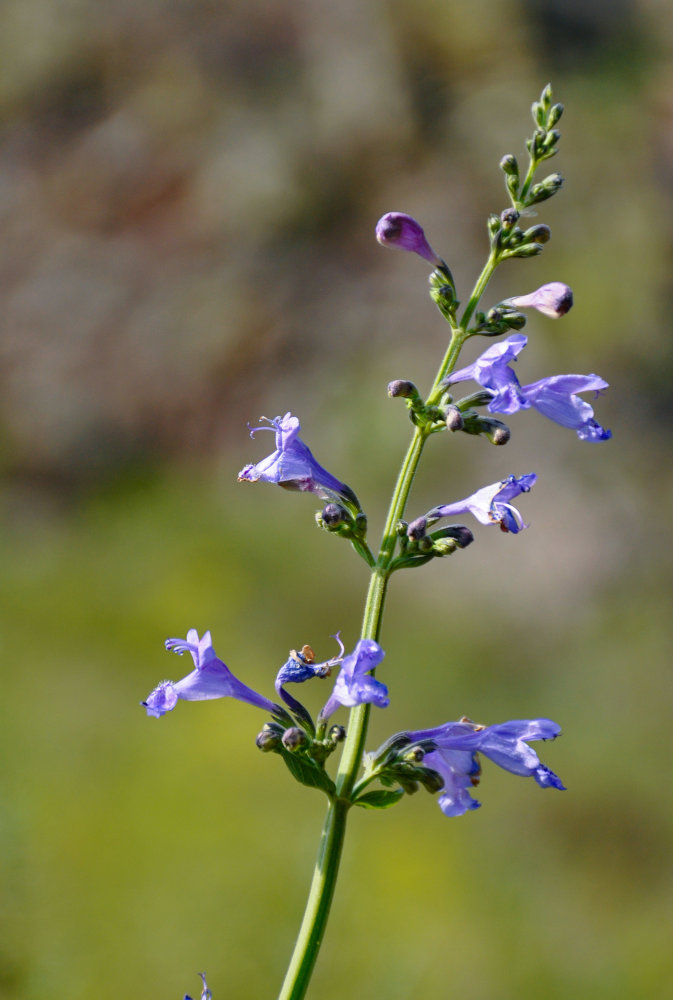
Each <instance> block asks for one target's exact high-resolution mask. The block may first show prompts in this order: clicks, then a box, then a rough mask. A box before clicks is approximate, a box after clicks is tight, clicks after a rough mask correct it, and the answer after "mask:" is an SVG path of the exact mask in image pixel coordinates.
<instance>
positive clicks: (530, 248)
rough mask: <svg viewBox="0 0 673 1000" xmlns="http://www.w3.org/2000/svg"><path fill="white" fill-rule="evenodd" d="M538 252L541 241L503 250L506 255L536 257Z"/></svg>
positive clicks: (540, 250)
mask: <svg viewBox="0 0 673 1000" xmlns="http://www.w3.org/2000/svg"><path fill="white" fill-rule="evenodd" d="M539 253H542V244H541V243H525V244H524V245H523V246H520V247H513V248H512V249H511V250H506V251H505V254H506V256H507V257H537V255H538V254H539Z"/></svg>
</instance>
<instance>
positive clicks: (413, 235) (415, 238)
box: [376, 212, 443, 267]
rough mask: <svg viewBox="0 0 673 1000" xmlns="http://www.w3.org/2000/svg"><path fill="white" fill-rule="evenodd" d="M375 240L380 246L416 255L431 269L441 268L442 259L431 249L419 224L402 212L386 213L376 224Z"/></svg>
mask: <svg viewBox="0 0 673 1000" xmlns="http://www.w3.org/2000/svg"><path fill="white" fill-rule="evenodd" d="M376 239H377V240H378V241H379V243H380V244H381V246H384V247H397V248H398V249H399V250H410V251H411V252H412V253H417V254H418V255H419V256H420V257H423V258H424V260H427V261H429V262H430V263H431V264H432V265H433V267H441V266H442V263H443V261H442V259H441V257H438V256H437V254H436V253H435V251H434V250H433V249H432V247H431V246H430V244H429V243H428V241H427V239H426V238H425V233H424V232H423V228H422V226H421V225H420V223H419V222H416V219H413V218H412V217H411V216H410V215H405V213H404V212H387V213H386V214H385V215H384V216H382V217H381V218H380V219H379V221H378V222H377V223H376Z"/></svg>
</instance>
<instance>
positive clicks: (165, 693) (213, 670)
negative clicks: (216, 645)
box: [140, 628, 282, 719]
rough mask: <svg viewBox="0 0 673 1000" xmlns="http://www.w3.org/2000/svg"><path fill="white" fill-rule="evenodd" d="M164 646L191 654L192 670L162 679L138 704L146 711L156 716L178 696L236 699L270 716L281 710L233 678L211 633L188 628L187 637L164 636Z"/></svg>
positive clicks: (177, 651) (168, 709)
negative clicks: (268, 713)
mask: <svg viewBox="0 0 673 1000" xmlns="http://www.w3.org/2000/svg"><path fill="white" fill-rule="evenodd" d="M165 645H166V649H168V650H173V651H174V652H176V653H179V654H180V655H182V653H184V652H189V653H191V656H192V659H193V661H194V667H195V669H194V670H192V672H191V673H190V674H187V676H186V677H183V678H182V680H180V681H176V682H173V681H162V682H161V684H159V685H157V687H155V689H154V691H152V693H151V694H150V695H148V697H147V700H146V701H142V702H141V703H140V704H141V705H142V706H143V707H144V708H146V709H147V714H148V715H151V716H154V717H155V718H156V719H159V718H161V716H162V715H165V714H166V712H170V711H172V710H173V709H174V708H175V706H176V705H177V703H178V699H179V698H182V699H183V700H184V701H208V700H210V699H212V698H236V699H237V701H247V702H248V704H250V705H255V706H256V707H257V708H262V709H264V711H266V712H270V713H271V714H272V715H274V714H278V713H279V712H281V711H282V710H281V709H280V707H279V706H278V705H275V704H274V703H273V702H272V701H269V699H268V698H265V697H264V695H261V694H258V693H257V692H256V691H253V690H252V688H249V687H248V686H247V685H246V684H243V683H242V682H241V681H239V680H238V678H237V677H234V675H233V674H232V672H231V671H230V670H229V667H227V665H226V664H225V663H223V662H222V660H220V659H218V657H217V656H216V655H215V650H214V649H213V644H212V641H211V638H210V632H205V633H204V635H203V636H202V637H201V638H200V639H199V633H198V632H197V631H196V629H194V628H190V630H189V632H188V633H187V638H186V639H166V643H165Z"/></svg>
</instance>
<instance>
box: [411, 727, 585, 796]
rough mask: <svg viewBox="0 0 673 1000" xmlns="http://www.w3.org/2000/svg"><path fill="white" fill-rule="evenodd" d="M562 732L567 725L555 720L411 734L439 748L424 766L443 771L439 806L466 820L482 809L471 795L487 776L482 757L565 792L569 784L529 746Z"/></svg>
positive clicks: (416, 741) (553, 737)
mask: <svg viewBox="0 0 673 1000" xmlns="http://www.w3.org/2000/svg"><path fill="white" fill-rule="evenodd" d="M560 732H561V727H560V726H558V725H557V724H556V723H555V722H552V721H551V719H515V720H513V721H511V722H502V723H499V724H498V725H495V726H486V727H484V726H478V725H477V724H476V723H474V722H471V721H470V720H469V719H461V720H460V722H446V723H445V724H444V725H443V726H437V728H435V729H421V730H418V731H417V732H413V733H409V734H408V735H409V737H410V739H411V740H412V742H414V743H419V742H424V743H425V742H426V741H430V742H431V743H432V746H433V748H432V749H431V750H430V751H429V752H426V754H425V758H424V760H423V764H424V765H425V766H427V767H430V768H432V770H433V771H438V772H439V774H440V775H441V776H442V778H443V779H444V788H443V790H442V794H441V796H440V798H439V806H440V808H441V809H442V812H444V813H445V814H446V815H447V816H462V815H463V813H465V812H467V811H468V809H477V808H478V807H479V805H480V803H479V802H477V801H476V800H475V799H473V798H472V796H471V795H470V794H469V790H470V788H472V787H474V786H475V785H477V784H478V783H479V775H480V773H481V768H480V765H479V760H478V758H477V756H476V755H477V753H482V754H483V755H484V756H485V757H488V758H489V759H490V760H492V761H493V762H494V764H498V765H499V767H502V768H504V769H505V770H506V771H511V772H512V774H519V775H522V776H524V777H532V778H535V781H536V782H537V783H538V785H540V786H541V787H542V788H558V789H561V790H563V789H564V787H565V786H564V785H563V783H562V782H561V780H560V778H558V777H557V775H555V774H554V772H553V771H550V770H549V768H548V767H545V765H544V764H541V763H540V758H539V757H538V755H537V754H536V753H535V751H534V750H533V749H532V748H531V747H529V746H528V742H527V741H529V740H553V739H555V738H556V737H557V736H558V735H559V733H560Z"/></svg>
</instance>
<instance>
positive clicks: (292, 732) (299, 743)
mask: <svg viewBox="0 0 673 1000" xmlns="http://www.w3.org/2000/svg"><path fill="white" fill-rule="evenodd" d="M282 739H283V746H284V747H285V749H286V750H289V751H290V752H294V751H295V750H302V749H303V748H304V747H305V746H308V742H309V739H308V736H307V735H306V733H305V732H304V730H303V729H300V728H299V726H290V728H289V729H286V730H285V732H284V733H283V737H282Z"/></svg>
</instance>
